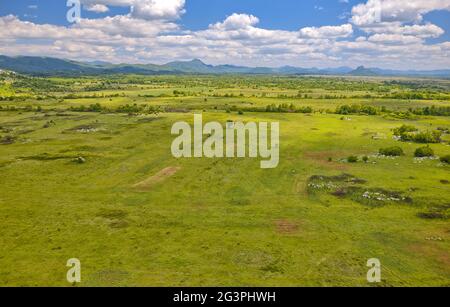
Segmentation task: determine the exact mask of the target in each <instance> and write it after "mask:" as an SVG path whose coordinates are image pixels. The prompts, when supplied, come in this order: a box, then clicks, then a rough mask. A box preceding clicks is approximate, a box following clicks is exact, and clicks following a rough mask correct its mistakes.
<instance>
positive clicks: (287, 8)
mask: <svg viewBox="0 0 450 307" xmlns="http://www.w3.org/2000/svg"><path fill="white" fill-rule="evenodd" d="M164 1H165V2H164ZM81 2H82V5H83V6H82V7H83V9H82V11H81V14H82V15H81V18H82V20H81V22H80V24H70V23H69V22H68V21H67V19H66V12H67V10H68V8H67V6H66V0H39V1H37V0H15V1H5V0H0V19H3V25H4V26H3V28H4V29H3V31H4V32H5V33H4V34H3V36H1V35H2V34H1V33H2V32H1V30H0V41H1V40H4V43H5V44H7V45H8V46H7V47H5V46H4V47H3V48H2V47H0V53H3V54H8V55H19V54H23V53H26V54H30V55H48V56H57V57H69V58H72V59H77V60H97V59H106V60H109V61H112V62H123V61H127V62H128V61H129V62H139V63H147V62H156V63H160V62H164V61H168V60H174V59H181V60H183V59H188V58H189V57H196V58H201V59H203V60H205V61H207V62H210V63H213V64H219V63H221V64H223V63H230V64H246V65H250V66H257V65H258V64H261V65H262V64H264V65H269V66H277V65H283V64H285V65H296V66H309V67H311V66H319V67H320V66H343V65H348V66H357V65H366V66H375V64H377V66H385V67H396V68H408V66H412V65H414V66H419V67H421V68H438V67H442V66H443V65H444V66H446V67H448V66H449V61H448V52H449V50H448V49H449V46H448V45H449V44H450V43H449V41H450V0H432V1H430V0H409V1H398V0H362V1H360V0H310V1H308V0H306V1H299V0H278V1H274V0H208V1H206V0H140V1H137V0H111V1H108V0H81ZM378 2H379V3H381V4H378ZM402 3H403V4H402ZM374 4H376V5H379V6H380V11H381V20H380V21H379V22H378V23H375V22H374V21H373V20H371V18H370V12H371V10H372V11H373V10H374ZM408 4H413V5H408ZM93 5H97V8H98V7H99V6H101V7H103V8H105V9H104V10H107V12H100V11H101V10H99V9H89V7H92V6H93ZM132 5H134V6H135V10H134V11H132V10H131V6H132ZM230 16H231V18H230ZM1 24H2V23H1V21H0V25H1ZM44 25H47V26H44ZM6 27H9V30H12V31H7V30H5V28H6ZM27 28H28V29H29V31H27ZM121 29H122V30H121ZM46 32H47V33H49V35H48V37H46V35H45V33H46ZM58 32H60V33H64V35H62V34H58ZM79 32H83V33H84V34H83V35H81V34H80V33H79ZM94 32H95V33H94ZM73 34H75V36H76V37H73V36H74V35H73ZM90 35H92V37H90ZM71 36H72V37H71ZM119 36H120V37H119ZM144 39H145V40H144ZM119 41H121V42H120V43H119ZM0 43H1V42H0ZM46 44H47V45H48V46H47V47H48V48H45V47H44V46H45V45H46ZM76 45H79V46H84V47H89V46H90V47H92V48H91V49H92V52H87V51H86V50H84V51H83V50H77V48H76ZM14 47H15V48H14ZM27 47H28V48H27ZM78 49H81V48H78ZM438 49H439V50H438ZM46 50H47V51H46ZM45 53H48V54H45ZM410 53H417V55H414V54H410ZM430 57H432V60H431V61H430ZM427 58H428V59H427ZM433 59H434V60H433ZM405 61H406V62H405ZM308 64H309V65H308Z"/></svg>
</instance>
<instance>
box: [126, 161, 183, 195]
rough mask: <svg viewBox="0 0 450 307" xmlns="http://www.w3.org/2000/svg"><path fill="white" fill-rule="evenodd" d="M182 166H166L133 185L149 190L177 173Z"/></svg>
mask: <svg viewBox="0 0 450 307" xmlns="http://www.w3.org/2000/svg"><path fill="white" fill-rule="evenodd" d="M180 169H181V168H180V167H173V166H171V167H166V168H165V169H163V170H161V171H159V172H158V173H156V174H155V175H153V176H151V177H149V178H147V179H145V180H143V181H141V182H138V183H136V184H135V185H133V187H134V188H137V189H139V190H148V189H150V188H152V187H153V186H154V185H155V184H158V183H160V182H163V181H164V180H166V179H167V178H170V177H172V176H173V175H175V174H176V173H177V172H178V171H179V170H180Z"/></svg>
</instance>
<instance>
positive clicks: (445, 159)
mask: <svg viewBox="0 0 450 307" xmlns="http://www.w3.org/2000/svg"><path fill="white" fill-rule="evenodd" d="M441 162H442V163H447V164H450V155H446V156H443V157H441Z"/></svg>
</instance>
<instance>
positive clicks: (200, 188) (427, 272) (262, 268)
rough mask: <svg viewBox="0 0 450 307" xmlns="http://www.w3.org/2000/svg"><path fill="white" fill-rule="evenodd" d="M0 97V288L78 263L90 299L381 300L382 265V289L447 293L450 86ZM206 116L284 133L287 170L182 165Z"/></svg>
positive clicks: (52, 86)
mask: <svg viewBox="0 0 450 307" xmlns="http://www.w3.org/2000/svg"><path fill="white" fill-rule="evenodd" d="M0 97H1V100H0V220H1V223H0V285H1V286H38V285H39V286H41V285H48V286H67V285H68V283H67V280H66V272H67V267H66V262H67V259H70V258H78V259H80V260H81V262H82V265H83V271H82V278H83V284H82V285H83V286H371V285H373V284H369V283H368V282H367V279H366V274H367V271H368V269H369V268H368V267H367V265H366V264H367V260H368V259H371V258H377V259H380V261H381V262H382V265H383V271H382V273H383V275H382V283H380V284H374V285H375V286H449V285H450V254H449V253H450V244H449V240H450V226H449V220H448V218H449V217H450V211H449V210H450V176H449V174H450V172H449V171H450V166H449V164H448V163H449V160H450V158H449V157H448V156H449V155H450V145H449V142H450V135H449V129H450V117H449V116H450V81H448V80H437V79H401V78H397V79H389V78H375V77H374V78H362V77H361V78H357V77H352V78H343V77H307V76H305V77H275V76H195V75H192V76H148V77H142V76H130V75H128V76H105V77H83V78H32V77H25V76H21V75H16V74H2V75H1V78H0ZM194 114H202V115H203V120H204V121H205V122H209V121H218V122H220V123H222V124H223V125H225V123H227V122H230V121H232V122H244V123H245V122H261V121H263V122H274V121H276V122H279V123H280V163H279V165H278V167H277V168H274V169H261V168H260V166H259V163H260V159H251V158H223V159H208V158H192V159H188V158H182V159H176V158H174V157H173V156H172V153H171V143H172V141H173V139H174V136H173V135H171V127H172V125H173V124H174V123H175V122H177V121H187V122H189V123H192V122H193V118H194ZM402 126H403V127H409V130H408V131H406V132H405V131H403V132H402V131H399V130H401V129H398V128H400V127H402ZM411 127H412V128H413V129H412V128H411ZM405 129H406V128H405ZM405 129H404V130H405ZM427 146H428V147H427ZM395 147H400V148H401V150H402V154H400V155H395V154H394V153H392V151H393V150H392V148H395ZM423 147H425V148H428V149H430V150H431V153H430V154H427V155H425V156H420V155H419V156H418V154H417V152H416V150H417V149H418V148H423ZM380 150H381V151H380ZM428 152H429V151H428Z"/></svg>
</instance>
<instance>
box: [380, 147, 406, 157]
mask: <svg viewBox="0 0 450 307" xmlns="http://www.w3.org/2000/svg"><path fill="white" fill-rule="evenodd" d="M380 154H381V155H383V156H389V157H399V156H403V155H404V154H405V153H404V152H403V149H401V148H400V147H398V146H394V147H388V148H381V149H380Z"/></svg>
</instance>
